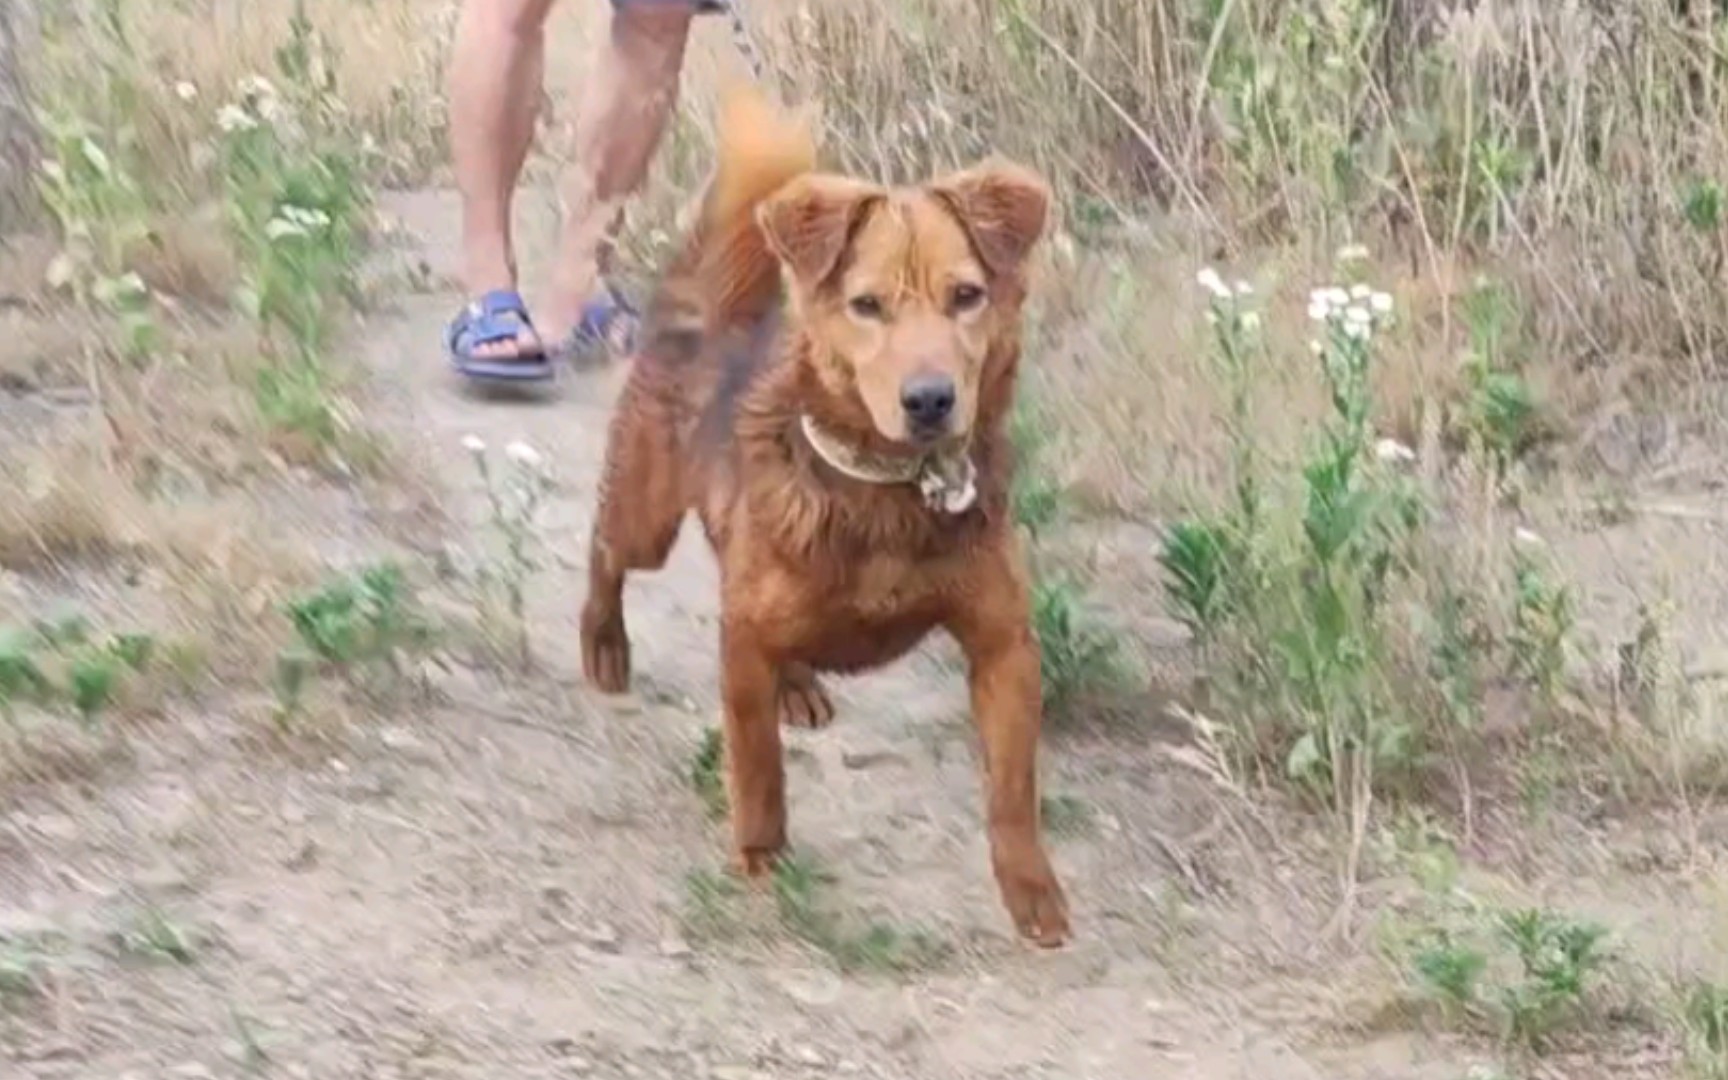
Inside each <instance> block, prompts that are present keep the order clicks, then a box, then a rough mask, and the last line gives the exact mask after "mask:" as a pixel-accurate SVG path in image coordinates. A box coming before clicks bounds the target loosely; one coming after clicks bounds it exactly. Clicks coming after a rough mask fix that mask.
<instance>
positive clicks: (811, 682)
mask: <svg viewBox="0 0 1728 1080" xmlns="http://www.w3.org/2000/svg"><path fill="white" fill-rule="evenodd" d="M776 698H777V702H776V704H777V708H778V712H779V715H780V723H782V724H784V725H785V726H787V727H795V728H825V727H827V726H828V725H829V724H832V723H833V722H834V702H833V700H832V699H831V698H829V696H828V691H826V690H824V689H823V688H822V682H821V680H819V679H817V678H816V675H815V673H814V672H812V671H811V670H810V669H809V668H806V667H803V666H801V665H800V666H797V667H790V668H787V669H785V670H784V671H782V672H781V673H780V687H779V690H778V692H777V694H776Z"/></svg>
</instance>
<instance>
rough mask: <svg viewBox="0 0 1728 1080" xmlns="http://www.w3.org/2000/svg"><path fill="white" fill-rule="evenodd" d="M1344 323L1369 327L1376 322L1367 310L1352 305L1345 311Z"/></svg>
mask: <svg viewBox="0 0 1728 1080" xmlns="http://www.w3.org/2000/svg"><path fill="white" fill-rule="evenodd" d="M1344 321H1345V323H1354V324H1356V325H1357V326H1367V325H1368V324H1369V323H1371V322H1373V321H1374V316H1372V315H1370V314H1369V313H1368V309H1367V308H1365V307H1360V306H1358V305H1356V304H1351V305H1350V306H1349V307H1347V308H1345V309H1344Z"/></svg>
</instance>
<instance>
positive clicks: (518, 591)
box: [463, 436, 552, 668]
mask: <svg viewBox="0 0 1728 1080" xmlns="http://www.w3.org/2000/svg"><path fill="white" fill-rule="evenodd" d="M463 445H464V447H465V448H466V449H467V451H468V454H469V457H470V458H471V459H472V460H473V462H474V468H475V471H477V472H478V473H479V474H480V481H481V483H482V484H484V485H485V488H486V500H487V506H488V508H489V510H490V512H491V516H490V521H489V524H490V525H491V527H492V532H493V535H494V536H495V537H496V539H497V542H498V548H497V550H496V551H495V552H494V553H492V554H491V556H490V557H488V558H486V559H484V560H482V562H481V563H480V567H479V571H478V574H477V581H476V585H477V587H478V593H477V596H476V605H477V606H478V607H479V609H480V615H481V620H482V622H488V621H496V620H497V619H498V618H500V617H501V618H502V619H504V620H506V621H507V622H508V627H507V629H506V632H507V633H508V635H509V636H510V637H511V638H513V639H514V642H513V643H514V646H515V652H516V657H517V662H518V663H519V664H520V665H521V666H522V667H524V668H526V667H528V666H529V665H530V664H532V663H533V658H534V657H533V648H532V642H531V639H530V634H529V630H528V611H527V601H528V593H527V587H528V582H529V579H530V578H532V577H533V575H534V574H535V572H537V571H538V570H539V569H540V562H539V559H538V557H537V555H536V548H537V546H538V542H539V541H538V536H537V533H536V530H537V528H538V524H539V514H540V507H541V505H542V504H543V503H544V502H545V499H546V494H547V492H549V491H550V490H551V486H552V479H551V476H550V474H549V473H548V472H547V470H546V463H545V460H544V459H543V458H542V457H541V456H540V452H539V451H537V450H535V449H534V448H533V447H531V446H529V445H528V444H527V443H525V442H520V441H518V442H513V443H511V444H510V445H509V446H508V447H506V448H505V451H504V454H505V457H506V458H507V459H509V462H510V469H509V471H508V472H507V473H505V474H504V475H503V476H499V475H497V474H496V473H495V472H494V471H493V469H492V465H491V462H490V460H489V459H488V457H487V451H486V444H485V442H484V441H482V440H481V439H479V438H477V437H475V436H469V437H468V438H467V439H464V440H463ZM499 609H502V611H500V610H499Z"/></svg>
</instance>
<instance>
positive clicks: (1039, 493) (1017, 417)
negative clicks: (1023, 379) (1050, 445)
mask: <svg viewBox="0 0 1728 1080" xmlns="http://www.w3.org/2000/svg"><path fill="white" fill-rule="evenodd" d="M1008 438H1009V441H1010V442H1011V443H1012V444H1013V446H1014V454H1015V461H1014V482H1013V486H1012V487H1010V488H1009V491H1008V501H1009V507H1010V509H1011V511H1012V512H1013V515H1014V520H1015V522H1016V523H1018V524H1019V525H1020V526H1021V527H1022V528H1024V529H1025V530H1026V531H1027V532H1028V533H1030V534H1031V535H1032V537H1033V538H1034V539H1037V538H1038V537H1039V536H1041V535H1042V534H1043V533H1044V532H1045V531H1046V530H1048V529H1049V528H1050V527H1051V526H1052V525H1054V524H1055V523H1056V521H1057V519H1058V518H1059V517H1061V514H1062V505H1063V497H1064V496H1063V490H1062V485H1061V484H1060V483H1058V482H1057V481H1056V479H1055V477H1053V476H1051V475H1050V473H1049V471H1048V470H1047V469H1045V468H1044V461H1043V454H1044V450H1045V446H1046V442H1047V439H1048V436H1047V435H1046V434H1045V427H1044V421H1043V418H1042V417H1040V416H1039V415H1038V413H1037V411H1036V410H1035V409H1034V408H1033V407H1032V406H1030V405H1028V404H1027V403H1026V398H1025V396H1024V395H1022V396H1021V399H1020V401H1019V403H1017V405H1016V407H1015V409H1014V412H1013V414H1012V415H1011V416H1010V417H1009V424H1008Z"/></svg>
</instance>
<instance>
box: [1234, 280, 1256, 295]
mask: <svg viewBox="0 0 1728 1080" xmlns="http://www.w3.org/2000/svg"><path fill="white" fill-rule="evenodd" d="M1236 295H1237V296H1253V295H1254V286H1252V285H1250V284H1248V283H1247V282H1246V281H1238V282H1237V283H1236Z"/></svg>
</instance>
